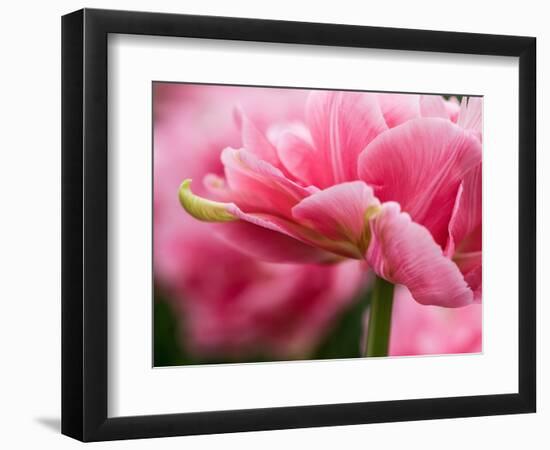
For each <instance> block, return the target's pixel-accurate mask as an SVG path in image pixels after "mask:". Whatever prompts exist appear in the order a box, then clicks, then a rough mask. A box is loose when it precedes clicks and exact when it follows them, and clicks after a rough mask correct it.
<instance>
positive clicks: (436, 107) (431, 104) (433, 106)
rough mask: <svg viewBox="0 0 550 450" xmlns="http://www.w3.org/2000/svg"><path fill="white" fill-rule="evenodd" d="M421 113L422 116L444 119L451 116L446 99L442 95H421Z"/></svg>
mask: <svg viewBox="0 0 550 450" xmlns="http://www.w3.org/2000/svg"><path fill="white" fill-rule="evenodd" d="M420 114H421V115H422V117H440V118H442V119H447V118H448V117H449V116H448V114H447V109H446V108H445V101H444V100H443V97H441V96H440V95H421V96H420Z"/></svg>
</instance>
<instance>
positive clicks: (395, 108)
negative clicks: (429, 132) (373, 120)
mask: <svg viewBox="0 0 550 450" xmlns="http://www.w3.org/2000/svg"><path fill="white" fill-rule="evenodd" d="M378 102H379V104H380V108H381V110H382V114H383V115H384V120H385V121H386V124H387V126H388V128H393V127H396V126H397V125H401V124H402V123H404V122H407V121H409V120H411V119H418V118H419V117H420V102H419V96H418V95H414V94H378Z"/></svg>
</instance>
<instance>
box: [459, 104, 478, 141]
mask: <svg viewBox="0 0 550 450" xmlns="http://www.w3.org/2000/svg"><path fill="white" fill-rule="evenodd" d="M456 123H457V125H459V126H461V127H462V128H464V129H465V130H470V131H471V132H472V133H473V134H474V135H475V136H477V138H478V139H481V135H482V131H483V130H482V128H483V98H482V97H462V102H461V103H460V112H459V114H458V119H457V122H456Z"/></svg>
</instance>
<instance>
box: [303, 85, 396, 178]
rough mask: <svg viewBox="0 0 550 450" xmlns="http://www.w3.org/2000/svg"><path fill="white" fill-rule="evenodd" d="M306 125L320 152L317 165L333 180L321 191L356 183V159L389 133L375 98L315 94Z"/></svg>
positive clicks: (347, 94) (311, 101)
mask: <svg viewBox="0 0 550 450" xmlns="http://www.w3.org/2000/svg"><path fill="white" fill-rule="evenodd" d="M306 122H307V125H308V127H309V130H310V132H311V136H312V138H313V143H314V146H315V148H316V150H317V152H318V158H317V161H316V163H317V164H318V165H321V167H323V168H324V170H325V171H328V173H329V175H330V178H328V179H322V180H316V181H317V182H318V184H316V185H317V186H318V187H321V188H324V187H328V186H329V185H333V184H338V183H342V182H345V181H353V180H356V179H357V157H358V156H359V154H360V153H361V151H362V150H363V149H364V148H365V146H366V145H367V144H368V143H369V142H371V141H372V140H373V139H374V138H375V137H376V136H377V135H378V134H380V133H381V132H383V131H385V130H386V129H387V126H386V122H385V121H384V117H383V115H382V111H381V110H380V106H379V105H378V102H377V99H376V96H375V95H374V94H366V93H360V92H338V91H314V92H312V93H311V94H310V95H309V97H308V101H307V104H306Z"/></svg>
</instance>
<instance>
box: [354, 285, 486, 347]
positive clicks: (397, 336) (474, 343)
mask: <svg viewBox="0 0 550 450" xmlns="http://www.w3.org/2000/svg"><path fill="white" fill-rule="evenodd" d="M481 308H482V307H481V305H480V304H472V305H469V306H465V307H463V308H453V309H450V308H441V307H439V306H424V305H419V304H418V303H417V302H415V301H414V300H413V298H412V297H411V295H410V293H409V292H408V291H407V289H405V288H403V287H399V288H397V289H396V291H395V297H394V304H393V313H392V323H391V335H390V346H389V353H388V354H389V356H410V355H434V354H440V355H442V354H456V353H479V352H481V328H482V326H481V325H482V323H481V322H482V311H481ZM367 316H368V315H367ZM365 319H366V320H365V322H364V323H365V325H367V324H368V317H366V318H365ZM363 342H364V340H363Z"/></svg>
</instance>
